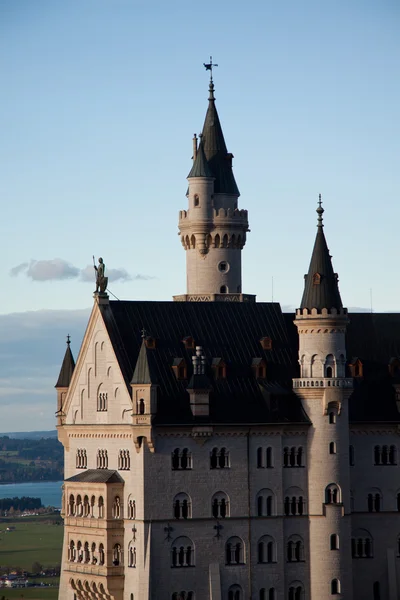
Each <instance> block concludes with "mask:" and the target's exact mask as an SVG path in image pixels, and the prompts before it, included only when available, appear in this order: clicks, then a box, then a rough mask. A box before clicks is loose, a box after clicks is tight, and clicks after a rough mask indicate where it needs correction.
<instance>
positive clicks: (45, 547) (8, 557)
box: [0, 515, 63, 600]
mask: <svg viewBox="0 0 400 600" xmlns="http://www.w3.org/2000/svg"><path fill="white" fill-rule="evenodd" d="M57 522H59V523H60V518H59V517H58V518H56V519H51V518H50V517H49V516H48V515H46V516H45V515H43V516H41V517H36V518H33V519H29V520H25V518H19V519H13V520H11V519H10V520H8V519H7V520H6V519H2V520H1V522H0V567H1V569H3V568H4V567H18V568H21V569H23V570H25V571H31V569H32V564H33V563H34V562H38V563H40V564H41V565H43V567H54V566H56V565H60V564H61V552H62V540H63V527H62V524H58V525H57V524H56V523H57ZM9 526H14V527H15V530H14V531H6V528H7V527H9ZM17 591H18V590H13V592H17ZM45 591H46V593H47V590H45ZM22 592H24V590H22ZM1 596H2V591H1V590H0V598H1ZM10 597H11V596H10ZM12 597H13V598H19V597H20V596H12ZM24 597H25V598H27V596H24ZM39 597H40V596H32V598H39ZM47 597H48V598H52V597H53V596H46V598H47ZM29 598H30V596H29ZM44 599H45V597H44V596H43V600H44Z"/></svg>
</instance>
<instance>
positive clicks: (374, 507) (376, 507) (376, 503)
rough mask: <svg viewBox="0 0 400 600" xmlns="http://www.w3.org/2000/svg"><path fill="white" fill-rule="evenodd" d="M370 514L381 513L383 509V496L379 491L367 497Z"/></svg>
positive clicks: (375, 490)
mask: <svg viewBox="0 0 400 600" xmlns="http://www.w3.org/2000/svg"><path fill="white" fill-rule="evenodd" d="M367 507H368V512H380V511H381V508H382V494H381V492H380V491H379V490H378V489H376V488H375V489H374V490H373V491H371V492H370V493H369V494H368V497H367Z"/></svg>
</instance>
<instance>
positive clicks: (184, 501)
mask: <svg viewBox="0 0 400 600" xmlns="http://www.w3.org/2000/svg"><path fill="white" fill-rule="evenodd" d="M173 508H174V517H175V519H191V517H192V503H191V501H190V498H189V496H188V495H187V494H185V493H183V492H181V493H180V494H177V495H176V496H175V498H174V505H173Z"/></svg>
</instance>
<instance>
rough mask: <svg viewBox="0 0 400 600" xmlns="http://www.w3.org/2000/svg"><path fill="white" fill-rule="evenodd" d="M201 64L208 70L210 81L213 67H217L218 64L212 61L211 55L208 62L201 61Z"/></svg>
mask: <svg viewBox="0 0 400 600" xmlns="http://www.w3.org/2000/svg"><path fill="white" fill-rule="evenodd" d="M203 65H204V66H205V68H206V71H210V81H212V80H213V76H212V70H213V67H218V65H217V64H215V63H213V61H212V56H210V62H209V63H203Z"/></svg>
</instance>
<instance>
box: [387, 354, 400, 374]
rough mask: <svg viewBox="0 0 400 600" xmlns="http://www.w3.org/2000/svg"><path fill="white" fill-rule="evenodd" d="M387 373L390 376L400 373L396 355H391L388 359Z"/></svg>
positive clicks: (399, 361) (399, 362) (399, 363)
mask: <svg viewBox="0 0 400 600" xmlns="http://www.w3.org/2000/svg"><path fill="white" fill-rule="evenodd" d="M389 373H390V376H391V377H398V376H399V375H400V359H399V358H397V356H393V357H392V358H391V359H390V361H389Z"/></svg>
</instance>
